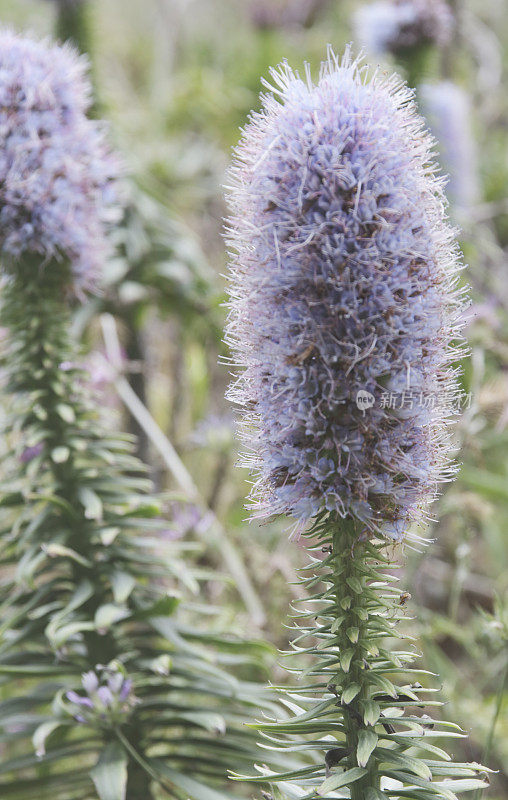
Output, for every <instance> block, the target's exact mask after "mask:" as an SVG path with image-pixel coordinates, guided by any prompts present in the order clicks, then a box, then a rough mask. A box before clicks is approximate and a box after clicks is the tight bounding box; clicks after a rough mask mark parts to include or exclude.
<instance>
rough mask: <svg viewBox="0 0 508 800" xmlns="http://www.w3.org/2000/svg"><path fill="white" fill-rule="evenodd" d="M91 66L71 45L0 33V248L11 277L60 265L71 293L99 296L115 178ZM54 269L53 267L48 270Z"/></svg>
mask: <svg viewBox="0 0 508 800" xmlns="http://www.w3.org/2000/svg"><path fill="white" fill-rule="evenodd" d="M87 66H88V65H87V61H86V59H84V58H83V57H81V56H78V55H77V54H76V53H75V52H74V51H73V50H72V48H71V47H69V46H67V45H64V46H57V45H52V44H50V43H49V42H46V41H41V42H37V41H34V40H32V39H29V38H25V37H22V36H18V35H16V34H14V33H12V32H11V31H9V30H3V31H2V30H0V131H1V138H2V152H1V155H0V252H1V253H2V256H3V258H2V261H3V267H4V269H5V270H6V271H8V272H10V273H12V274H16V270H17V264H18V260H19V258H20V257H21V256H23V257H24V258H25V260H26V259H30V257H33V264H34V269H35V268H37V269H39V268H40V266H41V261H42V263H44V264H47V262H50V261H52V260H56V261H62V262H66V263H68V264H69V265H70V268H71V273H72V287H71V288H72V290H73V292H74V293H75V294H77V295H80V294H81V293H82V292H83V291H84V290H89V291H97V290H98V277H99V275H100V272H101V266H102V263H103V260H104V257H105V255H106V254H107V250H108V247H107V238H106V226H107V224H109V223H110V222H112V221H113V220H115V219H117V208H116V202H117V198H116V191H115V178H116V175H117V172H118V164H117V162H116V160H115V158H114V157H113V156H112V155H111V153H110V151H109V148H108V146H107V143H106V139H105V132H104V129H103V127H102V125H101V124H100V123H99V122H97V121H96V120H92V119H88V117H87V111H88V109H89V106H90V99H91V88H90V83H89V80H88V77H87ZM47 268H48V269H50V268H51V267H50V266H47Z"/></svg>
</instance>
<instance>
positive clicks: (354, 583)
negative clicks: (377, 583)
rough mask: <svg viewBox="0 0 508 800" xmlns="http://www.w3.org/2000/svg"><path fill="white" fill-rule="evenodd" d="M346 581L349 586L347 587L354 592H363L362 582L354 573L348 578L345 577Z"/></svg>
mask: <svg viewBox="0 0 508 800" xmlns="http://www.w3.org/2000/svg"><path fill="white" fill-rule="evenodd" d="M346 583H347V585H348V586H349V588H350V589H352V590H353V592H354V593H355V594H362V592H363V586H362V582H361V581H360V580H359V579H358V578H356V577H355V576H354V575H351V576H350V577H349V578H346Z"/></svg>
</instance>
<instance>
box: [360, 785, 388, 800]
mask: <svg viewBox="0 0 508 800" xmlns="http://www.w3.org/2000/svg"><path fill="white" fill-rule="evenodd" d="M365 800H386V795H385V794H383V792H381V791H379V789H374V787H373V786H369V787H368V788H367V789H365Z"/></svg>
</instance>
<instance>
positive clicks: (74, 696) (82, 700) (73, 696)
mask: <svg viewBox="0 0 508 800" xmlns="http://www.w3.org/2000/svg"><path fill="white" fill-rule="evenodd" d="M65 696H66V698H67V700H69V701H70V702H71V703H76V705H78V706H85V707H86V708H93V707H94V704H93V703H92V701H91V700H90V698H89V697H82V696H81V695H79V694H78V693H77V692H74V691H72V690H71V691H69V692H67V693H66V695H65Z"/></svg>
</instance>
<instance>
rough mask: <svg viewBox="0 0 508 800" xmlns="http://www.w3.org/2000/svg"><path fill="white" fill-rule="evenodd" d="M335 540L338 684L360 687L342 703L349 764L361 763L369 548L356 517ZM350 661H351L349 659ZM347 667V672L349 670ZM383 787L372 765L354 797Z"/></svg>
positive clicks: (360, 797) (341, 525)
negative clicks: (360, 745)
mask: <svg viewBox="0 0 508 800" xmlns="http://www.w3.org/2000/svg"><path fill="white" fill-rule="evenodd" d="M334 528H335V529H334V531H333V539H332V554H331V558H332V571H333V592H334V596H335V597H334V600H335V607H336V613H337V618H336V619H339V620H340V618H341V617H343V620H342V622H341V624H340V625H338V626H337V644H338V648H339V653H342V658H343V660H342V661H341V668H340V670H339V671H338V672H337V675H336V680H337V684H338V685H341V688H342V695H344V693H347V691H348V689H351V688H352V687H353V688H354V687H355V686H358V687H360V690H359V692H358V694H357V695H356V696H355V697H354V698H353V700H352V701H351V702H350V703H342V708H341V710H342V714H343V718H344V727H345V732H346V747H347V749H348V752H349V764H350V765H351V766H358V762H357V756H356V753H357V748H358V741H359V739H358V737H359V734H360V732H361V731H363V730H366V728H367V726H366V725H365V724H364V722H363V711H362V705H361V704H362V703H363V702H364V701H365V700H368V698H369V692H370V688H369V682H368V680H367V678H368V671H367V666H368V662H367V660H366V659H367V658H368V654H369V638H370V634H369V620H370V617H371V608H370V607H369V601H368V596H367V595H366V588H367V586H366V579H365V573H366V572H368V563H367V561H368V557H369V548H368V546H367V542H366V541H362V539H361V537H360V535H359V534H360V530H359V526H358V525H357V524H355V522H354V521H352V520H346V521H345V522H342V521H340V522H338V523H337V524H336V526H334ZM349 656H350V661H349V664H348V659H349ZM345 669H346V670H347V671H345ZM369 787H372V788H379V776H378V773H377V769H376V765H375V763H372V764H368V773H367V774H366V775H365V777H364V778H362V779H360V780H359V781H356V782H355V783H353V784H351V800H364V798H365V791H366V789H367V788H369Z"/></svg>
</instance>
